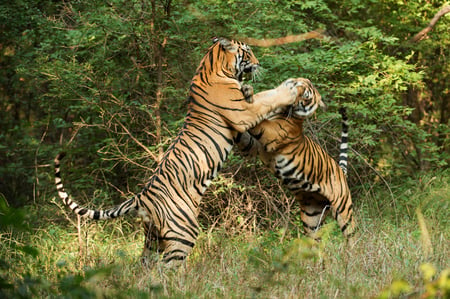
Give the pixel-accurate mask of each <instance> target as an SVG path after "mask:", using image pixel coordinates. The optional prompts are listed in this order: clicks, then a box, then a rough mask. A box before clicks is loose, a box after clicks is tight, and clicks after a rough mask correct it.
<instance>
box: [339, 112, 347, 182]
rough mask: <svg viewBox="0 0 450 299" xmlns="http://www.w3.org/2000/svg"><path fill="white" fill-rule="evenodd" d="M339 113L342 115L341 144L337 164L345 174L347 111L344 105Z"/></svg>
mask: <svg viewBox="0 0 450 299" xmlns="http://www.w3.org/2000/svg"><path fill="white" fill-rule="evenodd" d="M339 113H340V114H341V116H342V133H341V145H340V147H339V149H340V153H339V166H340V167H341V168H342V171H343V172H344V174H345V176H347V159H348V154H347V152H348V118H347V112H346V110H345V108H344V107H341V108H340V109H339Z"/></svg>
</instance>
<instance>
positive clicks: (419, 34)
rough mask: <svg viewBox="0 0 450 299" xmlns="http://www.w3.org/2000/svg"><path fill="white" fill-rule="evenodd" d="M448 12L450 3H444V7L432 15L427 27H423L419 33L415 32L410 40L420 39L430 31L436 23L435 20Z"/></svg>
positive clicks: (417, 40) (416, 40)
mask: <svg viewBox="0 0 450 299" xmlns="http://www.w3.org/2000/svg"><path fill="white" fill-rule="evenodd" d="M449 12H450V5H446V6H444V7H442V8H441V10H439V11H438V13H437V14H435V15H434V17H433V18H432V19H431V21H430V24H428V26H427V27H425V28H424V29H422V30H421V31H420V32H419V33H417V34H416V35H414V37H413V38H412V39H411V41H412V42H419V41H421V40H422V39H424V38H425V36H426V35H427V34H428V32H430V31H431V30H432V29H433V27H434V25H436V23H437V21H439V19H440V18H441V17H442V16H444V15H446V14H448V13H449Z"/></svg>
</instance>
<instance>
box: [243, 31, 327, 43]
mask: <svg viewBox="0 0 450 299" xmlns="http://www.w3.org/2000/svg"><path fill="white" fill-rule="evenodd" d="M323 33H324V30H322V29H316V30H314V31H310V32H306V33H303V34H298V35H288V36H285V37H279V38H269V39H256V38H251V37H248V38H246V37H241V38H239V40H240V41H242V42H244V43H246V44H248V45H250V46H258V47H272V46H279V45H284V44H290V43H295V42H301V41H304V40H307V39H314V38H315V39H324V38H325V37H326V35H324V34H323Z"/></svg>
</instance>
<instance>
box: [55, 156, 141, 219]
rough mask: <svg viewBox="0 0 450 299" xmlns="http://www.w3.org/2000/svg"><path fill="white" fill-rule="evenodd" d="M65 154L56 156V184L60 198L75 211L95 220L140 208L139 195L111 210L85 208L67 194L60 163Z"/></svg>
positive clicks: (114, 216) (120, 214)
mask: <svg viewBox="0 0 450 299" xmlns="http://www.w3.org/2000/svg"><path fill="white" fill-rule="evenodd" d="M65 155H66V154H65V153H59V154H58V155H57V156H56V158H55V184H56V190H57V191H58V196H59V198H61V200H62V201H63V202H64V204H65V205H66V206H68V207H69V208H70V209H71V210H72V211H73V212H74V213H76V214H78V215H80V216H82V217H87V218H90V219H94V220H104V219H112V218H116V217H118V216H122V215H124V214H126V213H128V212H129V211H130V210H132V209H133V208H134V209H138V208H139V198H138V196H139V195H137V196H133V197H132V198H130V199H128V200H127V201H125V202H123V203H121V204H120V205H118V206H116V207H114V208H111V209H109V210H91V209H87V208H83V207H81V206H80V205H79V204H77V203H76V202H74V201H72V199H71V198H70V196H69V194H67V192H66V191H65V190H64V187H63V184H62V180H61V172H60V165H61V160H62V159H63V158H64V156H65Z"/></svg>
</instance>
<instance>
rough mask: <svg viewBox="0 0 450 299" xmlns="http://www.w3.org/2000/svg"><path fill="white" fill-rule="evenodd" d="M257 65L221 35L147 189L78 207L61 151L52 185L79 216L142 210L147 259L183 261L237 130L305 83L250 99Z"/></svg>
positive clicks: (287, 101) (292, 97)
mask: <svg viewBox="0 0 450 299" xmlns="http://www.w3.org/2000/svg"><path fill="white" fill-rule="evenodd" d="M258 67H259V62H258V60H257V59H256V57H255V56H254V54H253V52H252V50H251V49H250V47H249V46H248V45H246V44H244V43H241V42H238V41H233V40H228V39H225V38H219V39H216V40H215V43H214V44H213V45H212V46H211V47H210V48H209V50H208V52H207V54H206V55H205V56H204V58H203V59H202V60H201V62H200V65H199V67H198V68H197V70H196V73H195V75H194V77H193V79H192V81H191V85H190V92H189V98H188V100H189V104H188V112H187V116H186V119H185V122H184V125H183V127H182V129H181V131H180V132H179V134H178V136H177V137H176V139H175V140H174V142H173V143H172V144H171V145H170V146H169V148H168V149H167V151H166V152H165V154H164V156H163V158H162V160H161V162H160V163H159V164H158V166H157V168H156V169H155V171H154V174H153V175H152V176H151V178H150V179H149V181H148V183H147V184H146V185H145V187H144V188H143V190H142V191H141V192H139V193H137V194H136V195H135V196H133V197H132V198H130V199H128V200H127V201H125V202H123V203H122V204H120V205H118V206H116V207H114V208H111V209H108V210H90V209H86V208H83V207H80V206H79V205H78V204H77V203H76V202H74V201H73V200H72V199H71V198H70V197H69V195H68V194H67V193H66V192H65V191H64V188H63V185H62V181H61V177H60V160H61V158H62V157H63V156H62V155H58V156H57V157H56V158H55V183H56V188H57V191H58V195H59V197H60V198H61V199H62V200H63V202H64V203H65V204H66V205H67V206H69V207H70V209H72V210H73V211H74V212H75V213H77V214H78V215H81V216H84V217H88V218H91V219H110V218H115V217H118V216H121V215H123V214H125V213H128V212H129V211H130V210H139V212H138V213H139V214H140V215H141V216H142V218H143V221H144V233H145V244H144V251H143V257H144V259H145V257H147V256H148V255H149V254H150V252H151V251H152V250H151V249H153V250H154V251H157V252H158V253H160V254H162V260H163V261H164V262H167V263H177V262H176V261H180V260H184V259H185V258H186V257H187V256H188V255H189V253H190V252H191V250H192V248H193V246H194V244H195V242H196V239H197V236H198V234H199V224H198V213H199V211H198V208H199V203H200V199H201V197H202V194H203V193H204V192H205V190H206V188H207V187H208V185H209V184H210V182H211V180H212V179H214V178H215V177H216V175H217V173H218V171H219V170H220V168H221V166H222V163H223V162H224V161H225V160H226V158H227V156H228V154H229V153H230V151H231V149H232V147H233V144H234V139H235V138H236V136H237V134H238V133H242V132H245V131H246V130H248V129H250V128H252V127H254V126H255V125H257V124H258V123H259V122H261V121H262V120H263V119H265V118H266V116H267V115H268V114H269V113H270V112H271V111H272V110H274V109H276V108H279V107H283V106H287V105H292V104H294V103H295V102H296V101H297V95H298V94H299V93H302V92H301V90H302V89H303V88H304V87H303V85H302V84H301V81H298V80H297V79H288V80H286V81H285V82H283V83H282V84H281V85H280V86H278V87H277V88H275V89H271V90H267V91H264V92H260V93H258V94H256V95H254V96H253V97H252V98H251V100H249V99H248V98H246V97H245V96H244V92H245V93H247V90H252V88H251V87H249V86H243V85H242V77H243V75H244V73H254V72H255V71H256V70H257V69H258ZM297 85H298V87H297ZM243 91H244V92H243Z"/></svg>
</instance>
